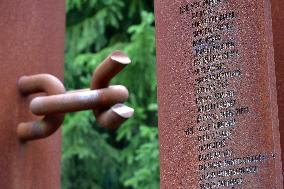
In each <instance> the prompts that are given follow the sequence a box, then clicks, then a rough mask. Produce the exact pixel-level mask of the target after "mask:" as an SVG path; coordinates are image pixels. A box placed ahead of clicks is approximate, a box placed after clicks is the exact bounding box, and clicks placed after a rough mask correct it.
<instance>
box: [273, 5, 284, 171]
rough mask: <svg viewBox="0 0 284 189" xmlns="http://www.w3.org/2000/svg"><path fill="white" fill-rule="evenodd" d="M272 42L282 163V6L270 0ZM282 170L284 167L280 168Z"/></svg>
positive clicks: (283, 132)
mask: <svg viewBox="0 0 284 189" xmlns="http://www.w3.org/2000/svg"><path fill="white" fill-rule="evenodd" d="M271 5H272V26H273V42H274V54H275V58H274V60H275V67H276V78H277V79H276V83H277V96H278V98H277V103H278V112H279V116H278V117H279V127H280V134H281V136H280V139H281V148H282V162H284V153H283V152H284V11H283V10H284V4H283V1H281V0H271ZM282 168H284V167H282Z"/></svg>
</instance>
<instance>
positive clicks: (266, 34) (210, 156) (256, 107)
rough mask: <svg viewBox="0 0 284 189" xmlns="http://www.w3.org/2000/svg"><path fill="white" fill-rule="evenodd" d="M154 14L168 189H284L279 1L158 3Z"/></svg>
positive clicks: (164, 180) (164, 186)
mask: <svg viewBox="0 0 284 189" xmlns="http://www.w3.org/2000/svg"><path fill="white" fill-rule="evenodd" d="M273 3H278V4H280V1H276V0H275V2H273ZM275 7H276V4H275V5H274V8H273V10H274V11H275V10H276V8H275ZM280 7H281V6H280ZM280 10H283V9H281V8H279V11H280ZM155 14H156V27H157V74H158V102H159V140H160V161H161V189H172V188H180V189H184V188H193V189H199V188H200V189H207V188H242V189H251V188H257V189H268V188H269V189H270V188H271V189H282V188H283V178H282V163H281V149H280V134H279V120H278V106H277V92H276V79H275V65H274V52H273V32H272V21H271V9H270V1H269V0H261V1H259V0H251V1H247V0H238V1H234V0H226V1H225V0H224V1H223V0H221V1H202V0H196V1H193V0H189V1H188V0H155ZM279 19H280V18H279ZM275 22H277V21H275ZM280 26H281V24H279V25H274V28H273V29H274V30H278V29H277V28H280ZM276 33H278V34H280V33H281V34H282V33H283V31H281V32H280V30H278V32H275V33H274V42H275V43H274V46H277V45H278V47H277V48H278V49H276V61H277V69H278V67H279V64H278V62H279V60H282V58H281V57H282V56H283V55H282V54H283V53H282V54H280V49H281V46H282V45H283V44H280V40H281V39H283V36H282V37H275V35H276ZM275 39H276V41H275ZM277 39H279V40H277ZM280 73H283V72H280V71H279V72H278V70H277V74H278V78H277V79H279V75H280ZM278 86H280V83H279V82H278ZM279 101H280V103H281V100H280V98H278V103H279ZM280 115H281V107H280Z"/></svg>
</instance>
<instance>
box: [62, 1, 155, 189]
mask: <svg viewBox="0 0 284 189" xmlns="http://www.w3.org/2000/svg"><path fill="white" fill-rule="evenodd" d="M152 3H153V2H152V1H150V0H146V1H131V0H68V1H67V30H66V47H65V48H66V52H65V73H66V74H65V85H66V86H67V87H68V88H69V89H78V88H86V87H88V86H89V85H90V78H91V74H92V72H93V70H94V68H95V67H96V66H97V65H98V64H99V63H100V62H101V61H102V60H103V59H104V58H106V57H107V56H108V55H109V54H110V53H111V52H112V51H113V50H118V49H119V50H123V51H124V52H126V53H127V54H128V55H129V56H130V58H131V59H132V64H131V65H129V66H128V67H127V68H126V69H125V70H124V71H123V72H122V73H120V74H119V76H117V77H116V78H114V79H113V81H112V83H113V84H122V85H125V86H126V87H127V88H128V89H129V91H130V99H129V100H128V104H129V105H130V106H131V107H133V108H134V109H135V116H134V117H133V118H131V119H129V120H128V121H127V122H125V123H124V124H123V125H122V126H121V127H120V128H119V129H118V130H117V131H116V132H110V131H108V130H105V129H103V128H101V127H99V126H98V125H97V124H96V122H95V118H94V117H93V116H92V112H90V111H86V112H80V113H74V114H71V115H69V116H67V118H66V120H65V123H64V127H63V155H62V188H63V189H73V188H74V189H75V188H76V189H78V188H79V189H90V188H96V189H157V188H159V160H158V158H159V157H158V156H159V152H158V131H157V102H156V78H155V30H154V26H153V24H154V23H153V22H154V16H153V5H152Z"/></svg>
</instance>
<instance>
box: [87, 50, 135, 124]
mask: <svg viewBox="0 0 284 189" xmlns="http://www.w3.org/2000/svg"><path fill="white" fill-rule="evenodd" d="M130 63H131V60H130V58H129V57H128V56H127V55H126V54H124V53H123V52H121V51H115V52H113V53H112V54H111V55H110V56H108V57H107V58H106V59H105V60H104V61H103V63H102V64H100V65H99V66H98V67H97V69H96V70H95V71H94V73H93V79H92V84H91V89H92V90H96V89H101V88H105V87H107V86H108V85H109V82H110V80H111V79H112V78H113V77H114V76H115V75H116V74H118V73H119V72H120V71H121V70H122V69H123V68H125V66H127V65H128V64H130ZM133 113H134V109H133V108H130V107H128V106H126V105H124V104H118V105H115V104H112V105H111V106H109V108H105V109H96V110H94V115H95V117H96V120H97V122H98V123H99V124H100V125H101V126H102V127H105V128H111V129H116V128H117V127H118V126H119V125H120V124H122V123H123V122H124V121H126V120H127V119H128V118H129V117H131V116H132V115H133ZM125 115H127V116H125Z"/></svg>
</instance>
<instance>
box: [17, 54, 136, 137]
mask: <svg viewBox="0 0 284 189" xmlns="http://www.w3.org/2000/svg"><path fill="white" fill-rule="evenodd" d="M130 63H131V61H130V59H129V58H128V57H127V56H126V55H125V54H123V53H122V52H120V51H115V52H113V53H112V54H111V55H110V56H109V57H107V58H106V60H105V61H104V62H102V63H101V64H100V65H99V66H98V68H97V69H96V70H95V71H94V74H93V79H92V82H91V86H92V88H94V89H96V90H89V89H87V90H77V91H72V92H67V93H65V88H64V86H63V84H62V83H61V81H60V80H58V79H57V78H56V77H54V76H52V75H50V74H37V75H32V76H22V77H21V78H20V79H19V82H18V87H19V91H20V93H21V94H22V95H24V96H26V97H29V96H30V95H34V94H37V93H45V96H39V97H36V98H34V99H32V100H31V102H30V110H31V112H32V113H33V114H35V115H38V116H44V118H43V120H38V121H33V122H26V123H20V124H19V126H18V129H17V131H18V135H19V138H20V140H21V141H22V142H27V141H29V140H36V139H41V138H45V137H48V136H50V135H52V134H53V133H54V132H56V131H57V129H58V128H59V127H60V126H61V124H62V122H63V120H64V114H65V113H69V112H75V111H82V110H87V109H92V110H94V114H95V116H96V120H97V122H98V123H99V124H100V125H101V126H103V127H106V128H112V129H116V128H117V127H118V126H119V125H120V124H121V123H123V122H124V121H125V120H127V119H128V118H129V117H131V116H132V115H133V113H134V110H133V109H132V108H130V107H128V106H126V105H124V104H121V103H123V102H125V101H126V100H127V99H128V90H127V89H126V88H125V87H124V86H120V85H116V86H110V87H108V84H109V82H110V80H111V79H112V78H113V77H114V76H115V75H116V74H118V73H119V72H120V71H121V70H122V69H123V68H125V66H126V65H128V64H130ZM100 88H101V89H100Z"/></svg>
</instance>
